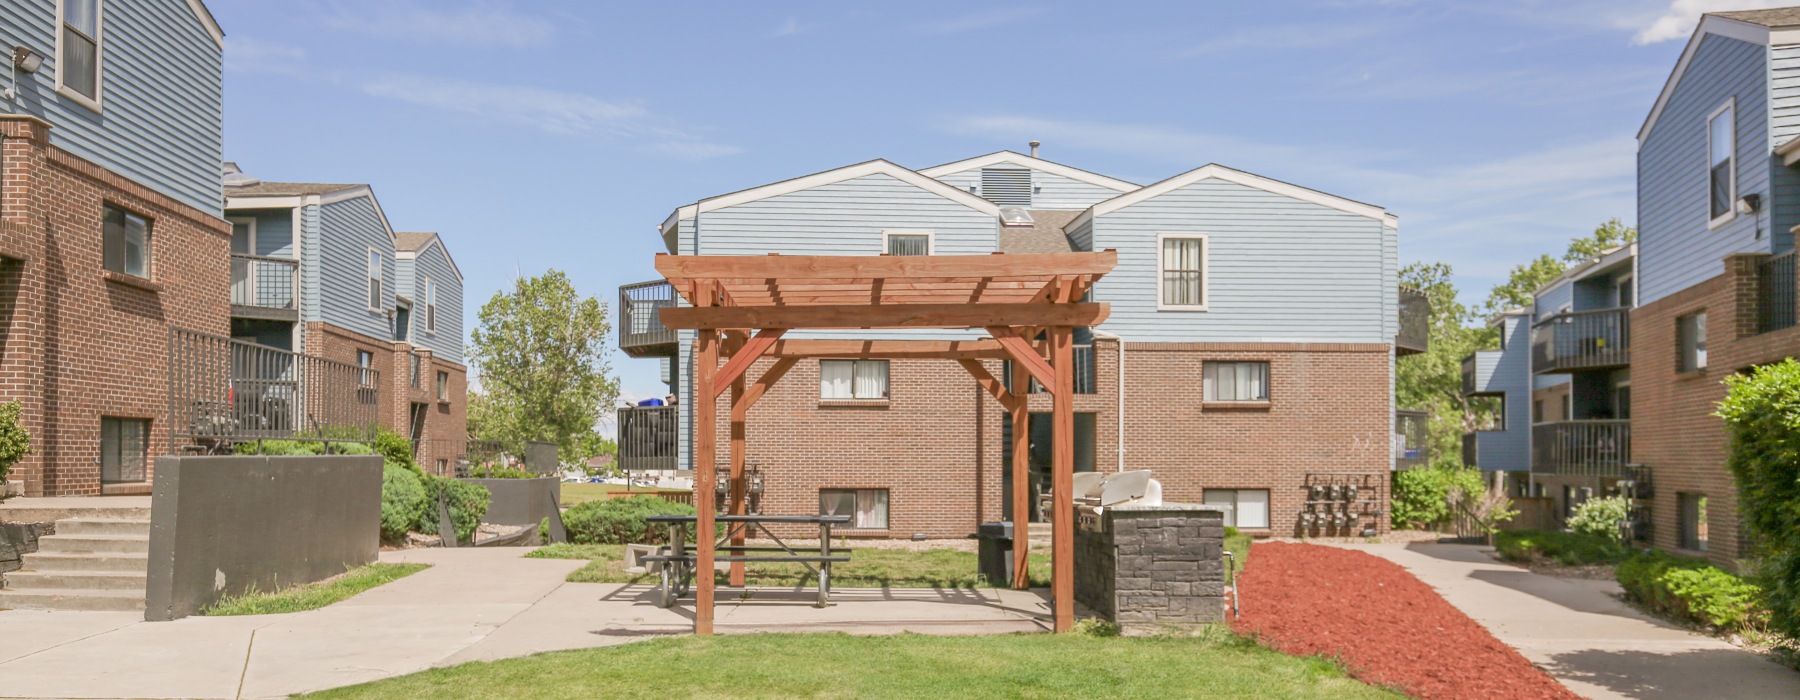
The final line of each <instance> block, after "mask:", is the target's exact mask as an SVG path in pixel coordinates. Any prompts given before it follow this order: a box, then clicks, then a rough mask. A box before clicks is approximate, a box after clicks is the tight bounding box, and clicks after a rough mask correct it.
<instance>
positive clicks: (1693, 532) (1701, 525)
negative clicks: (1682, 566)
mask: <svg viewBox="0 0 1800 700" xmlns="http://www.w3.org/2000/svg"><path fill="white" fill-rule="evenodd" d="M1676 498H1677V499H1678V500H1677V503H1676V506H1677V508H1678V509H1679V510H1680V511H1681V513H1680V515H1681V548H1682V549H1686V550H1691V551H1695V552H1704V551H1706V534H1707V533H1706V494H1702V493H1681V494H1676Z"/></svg>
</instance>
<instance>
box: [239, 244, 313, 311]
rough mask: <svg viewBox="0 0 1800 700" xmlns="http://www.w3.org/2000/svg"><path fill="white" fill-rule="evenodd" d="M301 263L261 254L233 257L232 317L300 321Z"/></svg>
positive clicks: (291, 259)
mask: <svg viewBox="0 0 1800 700" xmlns="http://www.w3.org/2000/svg"><path fill="white" fill-rule="evenodd" d="M299 288H300V261H298V260H295V259H293V258H271V257H266V256H262V255H233V256H231V315H232V317H233V318H255V319H263V320H269V321H298V320H300V303H299V302H300V295H299V294H297V293H296V290H298V289H299Z"/></svg>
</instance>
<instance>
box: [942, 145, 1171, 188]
mask: <svg viewBox="0 0 1800 700" xmlns="http://www.w3.org/2000/svg"><path fill="white" fill-rule="evenodd" d="M1001 163H1010V164H1012V165H1023V166H1025V167H1027V168H1031V169H1033V170H1042V171H1044V172H1047V173H1050V174H1052V175H1061V176H1063V177H1066V178H1069V179H1070V180H1075V181H1078V182H1085V183H1087V184H1090V185H1095V186H1099V187H1105V188H1106V189H1109V190H1113V191H1116V192H1130V191H1132V190H1135V189H1137V188H1138V185H1137V184H1136V183H1131V182H1126V181H1124V180H1120V179H1118V178H1111V177H1107V176H1105V175H1101V174H1099V173H1091V172H1088V171H1086V170H1082V169H1080V168H1071V167H1069V166H1067V165H1063V164H1062V163H1053V162H1051V161H1047V160H1044V159H1042V158H1033V157H1031V156H1028V155H1025V154H1022V153H1017V152H1014V151H997V152H994V153H989V154H987V155H985V156H975V157H974V158H968V159H964V160H959V161H956V162H954V163H945V164H943V165H934V166H932V167H929V168H925V169H923V170H920V171H919V174H920V175H924V176H926V177H934V178H935V177H943V176H945V175H952V174H955V173H960V172H963V171H965V170H970V169H973V168H985V167H987V166H990V165H998V164H1001Z"/></svg>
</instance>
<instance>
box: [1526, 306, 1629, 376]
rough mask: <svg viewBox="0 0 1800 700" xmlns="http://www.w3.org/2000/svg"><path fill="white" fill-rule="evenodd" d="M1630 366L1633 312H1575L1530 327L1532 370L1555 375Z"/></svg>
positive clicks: (1619, 309)
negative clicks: (1576, 370) (1580, 370)
mask: <svg viewBox="0 0 1800 700" xmlns="http://www.w3.org/2000/svg"><path fill="white" fill-rule="evenodd" d="M1629 364H1631V310H1630V309H1626V308H1616V309H1598V310H1594V311H1572V312H1567V313H1560V314H1557V315H1555V316H1551V317H1550V318H1547V319H1544V320H1543V321H1540V322H1538V323H1537V325H1534V326H1532V327H1531V370H1532V372H1533V373H1535V374H1554V373H1558V372H1567V371H1569V370H1575V369H1596V368H1607V367H1624V366H1626V365H1629Z"/></svg>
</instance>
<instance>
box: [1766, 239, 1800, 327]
mask: <svg viewBox="0 0 1800 700" xmlns="http://www.w3.org/2000/svg"><path fill="white" fill-rule="evenodd" d="M1795 272H1796V270H1795V264H1794V251H1791V250H1790V251H1788V252H1786V253H1782V254H1780V255H1772V256H1769V258H1768V259H1766V260H1763V261H1762V262H1760V263H1757V266H1756V296H1757V299H1756V306H1757V308H1756V311H1757V313H1756V327H1757V332H1759V333H1768V332H1770V331H1778V330H1781V329H1784V328H1793V327H1794V322H1795V315H1796V311H1797V310H1796V308H1795V302H1796V299H1795V289H1794V284H1795V280H1794V275H1795Z"/></svg>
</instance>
